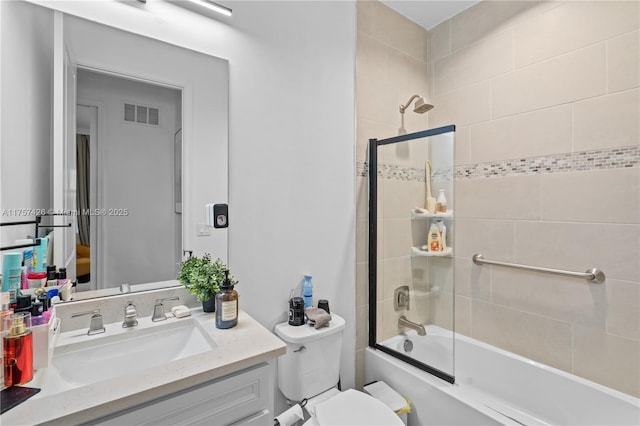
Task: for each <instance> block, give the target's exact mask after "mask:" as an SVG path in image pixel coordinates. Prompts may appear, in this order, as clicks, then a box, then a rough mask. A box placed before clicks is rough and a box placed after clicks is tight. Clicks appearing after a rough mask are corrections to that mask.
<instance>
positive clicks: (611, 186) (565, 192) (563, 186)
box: [541, 168, 640, 224]
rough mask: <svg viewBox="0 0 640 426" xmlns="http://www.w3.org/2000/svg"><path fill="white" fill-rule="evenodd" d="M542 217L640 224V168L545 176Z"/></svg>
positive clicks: (575, 220) (555, 219)
mask: <svg viewBox="0 0 640 426" xmlns="http://www.w3.org/2000/svg"><path fill="white" fill-rule="evenodd" d="M541 179H542V205H541V209H542V219H543V220H550V221H571V222H607V223H636V224H637V223H640V169H637V168H636V169H632V168H625V169H613V170H595V171H589V172H573V173H555V174H548V175H542V176H541Z"/></svg>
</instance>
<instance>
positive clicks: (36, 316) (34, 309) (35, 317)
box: [31, 302, 48, 326]
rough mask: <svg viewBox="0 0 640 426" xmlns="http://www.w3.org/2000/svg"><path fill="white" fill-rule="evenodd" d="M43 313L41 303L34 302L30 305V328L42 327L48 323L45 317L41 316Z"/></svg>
mask: <svg viewBox="0 0 640 426" xmlns="http://www.w3.org/2000/svg"><path fill="white" fill-rule="evenodd" d="M43 313H44V312H43V310H42V302H35V303H34V304H33V305H31V325H32V326H36V325H42V324H46V323H47V322H48V321H46V319H45V317H44V316H43V315H42V314H43Z"/></svg>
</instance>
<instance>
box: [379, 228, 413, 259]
mask: <svg viewBox="0 0 640 426" xmlns="http://www.w3.org/2000/svg"><path fill="white" fill-rule="evenodd" d="M383 227H384V228H383V233H384V250H383V253H384V258H385V259H389V258H392V257H404V256H407V255H409V254H410V253H411V221H410V219H385V220H384V224H383Z"/></svg>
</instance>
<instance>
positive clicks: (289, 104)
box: [48, 1, 356, 387]
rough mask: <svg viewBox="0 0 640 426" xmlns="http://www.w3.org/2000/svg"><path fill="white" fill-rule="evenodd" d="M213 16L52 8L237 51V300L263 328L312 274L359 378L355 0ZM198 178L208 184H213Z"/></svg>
mask: <svg viewBox="0 0 640 426" xmlns="http://www.w3.org/2000/svg"><path fill="white" fill-rule="evenodd" d="M225 4H227V5H230V6H231V7H232V8H233V10H234V14H233V16H232V17H231V18H222V17H220V18H217V19H211V18H206V17H202V16H198V15H193V14H192V13H190V12H187V11H183V10H182V9H180V8H179V7H177V6H175V5H173V4H169V3H166V2H148V3H147V4H139V5H138V4H131V3H129V2H128V3H124V2H55V4H49V5H48V6H52V7H55V8H57V9H60V10H63V11H65V12H68V13H73V14H77V15H79V16H82V17H85V18H87V19H92V20H96V21H99V22H102V23H106V24H110V25H114V26H118V27H121V28H123V29H128V30H131V31H135V32H138V33H140V34H143V35H147V36H151V37H155V38H158V39H161V40H164V41H168V42H171V43H174V44H177V45H181V46H185V47H189V48H191V49H195V50H198V51H201V52H203V53H208V54H211V55H215V56H218V57H222V58H226V59H228V60H229V70H230V73H229V74H230V96H229V97H230V105H229V109H230V111H229V112H230V114H229V115H230V127H229V133H230V138H229V194H230V195H229V211H230V229H229V262H230V266H231V269H232V272H233V274H234V275H235V276H236V277H237V278H238V279H239V280H240V285H239V286H238V287H237V290H238V292H239V293H240V306H241V308H242V309H245V310H246V311H247V312H249V313H250V314H251V315H252V316H254V317H255V318H256V319H257V320H258V321H260V322H261V323H262V324H263V325H265V326H271V325H272V324H273V323H274V322H275V321H276V320H277V319H278V317H279V316H280V315H281V314H282V313H284V311H285V309H286V302H287V299H288V297H289V289H290V288H292V287H294V286H295V285H297V284H298V282H299V280H300V279H301V278H302V275H303V274H305V273H309V274H311V275H313V277H314V278H313V279H314V283H315V291H316V293H315V294H317V295H318V296H319V297H323V298H327V299H329V301H330V303H331V308H332V312H335V313H337V314H339V315H342V316H343V317H345V319H346V320H347V329H346V330H345V339H344V345H343V354H342V360H343V363H342V365H343V367H342V370H343V371H342V383H343V385H344V386H347V387H351V386H353V385H354V376H355V189H354V164H355V157H354V148H353V145H354V143H353V141H354V103H355V101H354V99H355V97H354V91H355V87H354V86H355V84H354V69H355V35H356V10H355V4H354V3H353V2H321V1H318V2H268V1H261V2H226V3H225ZM196 184H197V185H199V186H200V185H201V186H206V185H207V184H208V183H207V182H198V183H196Z"/></svg>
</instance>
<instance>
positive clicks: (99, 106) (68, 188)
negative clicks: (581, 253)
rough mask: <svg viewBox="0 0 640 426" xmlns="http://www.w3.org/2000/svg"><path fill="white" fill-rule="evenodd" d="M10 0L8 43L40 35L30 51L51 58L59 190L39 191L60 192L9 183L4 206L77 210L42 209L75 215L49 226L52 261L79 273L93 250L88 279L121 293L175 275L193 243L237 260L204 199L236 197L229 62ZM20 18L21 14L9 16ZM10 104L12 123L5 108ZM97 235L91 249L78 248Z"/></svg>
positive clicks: (54, 182)
mask: <svg viewBox="0 0 640 426" xmlns="http://www.w3.org/2000/svg"><path fill="white" fill-rule="evenodd" d="M9 3H15V4H12V5H9V6H5V5H3V10H2V18H3V21H2V22H3V28H2V40H3V49H4V46H5V43H8V42H10V41H11V40H12V39H20V40H21V41H22V42H23V43H29V42H30V41H32V42H33V43H34V44H37V46H33V48H32V49H31V46H28V45H27V46H25V47H24V51H25V52H26V53H27V54H30V53H33V54H34V55H42V54H43V53H44V54H46V55H47V56H50V57H51V61H50V62H51V74H52V76H51V78H50V84H51V88H50V91H51V92H52V93H53V95H52V97H51V104H52V107H51V112H50V114H51V116H52V120H51V123H50V126H48V128H49V133H50V134H52V135H53V136H52V140H51V147H47V149H46V150H43V153H42V155H43V156H44V157H45V159H43V160H42V161H43V162H47V159H46V157H47V156H49V157H50V176H49V178H50V182H51V184H50V189H49V190H50V194H49V196H47V195H46V194H45V196H44V197H41V198H40V199H45V200H46V199H49V200H50V203H48V204H46V205H42V204H43V203H41V202H39V203H38V205H34V206H22V205H17V204H18V203H20V202H23V201H22V199H21V198H20V197H19V196H5V194H3V200H2V201H3V208H5V207H7V208H11V207H12V208H21V207H27V208H39V209H40V208H43V209H47V210H48V209H51V210H52V211H53V212H56V213H59V212H66V213H69V212H71V214H70V215H67V216H54V217H45V218H44V219H43V228H44V229H46V228H47V225H49V224H54V225H59V224H65V223H71V224H72V226H71V227H69V228H64V227H54V228H51V232H52V233H51V234H49V235H51V236H52V237H53V238H52V246H53V248H54V250H53V252H54V258H53V259H52V261H53V263H55V264H56V265H57V266H66V267H67V270H68V271H69V275H70V276H72V277H76V272H78V274H77V275H79V276H80V275H87V274H86V271H87V269H84V270H81V268H82V267H81V266H79V263H77V261H78V258H79V257H80V256H82V255H84V256H86V257H88V263H89V264H90V266H89V271H90V273H89V277H88V278H90V281H89V283H88V285H83V284H80V286H81V287H84V288H83V289H86V290H94V291H91V292H90V294H91V295H95V296H100V295H109V294H117V293H119V288H120V286H121V285H122V284H130V285H131V286H130V288H131V289H132V290H133V291H136V289H140V290H147V289H151V288H153V286H149V285H148V283H152V282H158V283H159V285H160V286H168V285H176V284H177V283H176V282H175V281H173V280H175V278H176V276H177V272H178V269H179V262H180V260H181V259H182V258H183V253H184V252H185V251H192V252H193V253H194V254H203V253H211V254H212V255H213V256H215V257H220V258H222V259H223V260H224V261H227V238H228V229H227V228H221V229H218V228H213V227H208V226H206V223H205V221H206V218H205V205H206V204H207V203H226V202H227V199H228V194H227V176H228V173H227V171H228V162H227V159H228V62H227V61H226V60H223V59H219V58H216V57H212V56H210V55H205V54H202V53H199V52H195V51H192V50H189V49H185V48H182V47H178V46H175V45H171V44H168V43H165V42H161V41H158V40H154V39H151V38H147V37H144V36H141V35H138V34H134V33H131V32H127V31H123V30H120V29H117V28H114V27H109V26H106V25H102V24H97V23H95V22H91V21H88V20H85V19H81V18H78V17H75V16H71V15H68V14H64V13H62V12H59V11H54V10H49V9H46V8H44V7H41V6H37V5H33V4H29V3H25V2H9ZM16 19H19V20H20V21H21V25H17V24H16V25H4V24H5V22H9V21H14V22H15V21H16ZM5 20H6V21H5ZM48 31H50V32H51V33H50V34H48ZM43 33H46V34H44V35H43ZM30 49H31V51H30ZM15 50H16V52H17V53H16V56H17V55H18V54H22V55H23V56H25V55H24V53H23V52H18V51H17V48H16V49H15ZM49 50H50V51H49ZM40 57H42V56H40ZM4 59H5V56H4V55H3V60H4ZM8 63H9V61H4V63H3V72H4V66H5V64H8ZM20 65H21V64H18V63H16V64H15V67H19V66H20ZM6 66H7V67H11V66H13V65H6ZM15 72H16V73H18V70H17V68H16V70H15ZM25 72H26V74H29V73H33V74H35V73H43V72H46V71H44V70H26V71H25ZM40 80H41V81H42V80H43V79H40ZM44 80H46V79H44ZM28 83H29V82H26V84H28ZM115 87H118V88H117V89H115ZM3 88H4V85H3ZM98 88H100V90H98ZM27 89H28V90H31V88H30V87H29V88H27ZM42 89H43V91H46V89H47V88H46V87H43V88H42ZM4 95H5V94H4V93H3V97H4ZM160 98H163V99H165V100H167V103H164V101H162V100H161V99H160ZM43 99H47V98H46V97H43ZM36 102H37V100H35V99H34V100H33V102H32V103H33V104H35V103H36ZM30 106H31V105H27V107H26V108H29V107H30ZM26 108H25V109H26ZM2 114H3V117H2V119H3V123H5V122H7V121H8V120H9V119H8V117H7V116H6V113H5V109H4V108H3V111H2ZM42 115H43V116H45V115H46V114H42ZM43 126H44V125H43ZM114 126H116V127H114ZM123 129H124V130H123ZM3 130H4V129H3ZM125 130H126V131H127V132H128V134H127V135H125V134H124V131H125ZM77 135H83V137H79V136H77ZM80 139H82V140H83V141H82V142H79V140H80ZM2 143H3V153H4V149H5V146H4V145H5V144H20V143H21V141H20V140H18V139H13V138H6V137H5V135H4V134H3V141H2ZM81 144H83V145H86V147H89V148H90V149H89V151H90V153H91V154H94V155H91V154H89V155H87V156H86V160H80V161H79V160H78V158H79V157H78V156H79V154H80V151H87V150H86V149H80V150H79V149H78V147H79V146H80V145H81ZM154 146H155V148H154ZM91 148H93V149H91ZM8 149H12V148H11V147H8ZM19 149H20V148H19V147H17V145H16V148H15V150H19ZM3 166H4V163H3ZM87 169H88V171H87ZM79 170H84V176H85V178H82V177H79V176H80V175H82V174H80V175H79V174H78V172H79ZM82 179H84V180H82ZM27 184H29V185H31V186H33V188H31V187H27V188H22V190H25V191H36V188H35V186H36V182H33V181H29V180H27ZM87 188H92V189H93V191H90V190H89V191H88V190H87ZM78 194H83V195H84V197H78ZM79 198H86V199H87V200H85V201H86V202H85V203H84V204H83V203H82V202H79ZM7 200H8V201H7ZM27 201H28V200H27ZM13 204H16V205H15V206H14V205H13ZM83 211H84V212H87V211H88V212H89V213H90V214H89V215H88V219H89V220H88V221H84V220H79V218H80V216H81V215H80V213H81V212H83ZM3 220H4V219H3ZM87 222H88V223H87ZM81 229H84V231H81ZM30 231H31V229H30V228H29V229H28V230H25V231H24V232H25V233H28V232H30ZM81 232H82V233H84V234H85V235H84V237H83V238H82V240H81V237H80V234H81ZM86 234H88V236H87V235H86ZM40 236H44V235H42V234H41V235H40ZM87 243H88V244H89V245H88V247H89V250H88V251H86V250H78V248H80V247H81V246H83V247H86V246H87ZM84 278H85V279H86V278H87V277H84Z"/></svg>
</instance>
